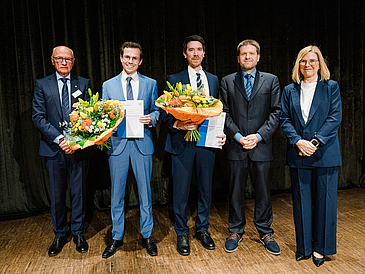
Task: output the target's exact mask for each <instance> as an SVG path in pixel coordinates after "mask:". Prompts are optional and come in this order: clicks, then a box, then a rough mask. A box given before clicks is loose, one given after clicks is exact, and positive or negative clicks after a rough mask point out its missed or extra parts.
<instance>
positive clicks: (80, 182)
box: [45, 151, 89, 237]
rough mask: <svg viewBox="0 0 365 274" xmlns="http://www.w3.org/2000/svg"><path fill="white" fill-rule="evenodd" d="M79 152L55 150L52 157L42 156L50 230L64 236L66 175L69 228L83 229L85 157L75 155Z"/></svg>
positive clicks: (84, 212)
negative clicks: (69, 198) (48, 205)
mask: <svg viewBox="0 0 365 274" xmlns="http://www.w3.org/2000/svg"><path fill="white" fill-rule="evenodd" d="M78 155H80V152H78V151H77V152H75V153H74V154H71V155H70V154H65V153H64V152H63V151H59V152H58V153H57V154H56V156H54V157H45V160H46V167H47V170H48V174H49V180H50V196H51V213H52V222H53V230H54V233H55V236H56V237H63V236H66V233H67V229H68V226H67V212H66V190H67V177H69V180H70V193H71V205H72V208H71V210H72V212H71V232H72V234H73V235H79V234H81V233H83V231H84V222H85V215H86V177H87V173H88V169H89V160H88V159H86V158H81V157H80V158H79V157H77V156H78Z"/></svg>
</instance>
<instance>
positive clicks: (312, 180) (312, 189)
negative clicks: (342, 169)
mask: <svg viewBox="0 0 365 274" xmlns="http://www.w3.org/2000/svg"><path fill="white" fill-rule="evenodd" d="M338 171H339V167H328V168H313V169H297V168H291V169H290V175H291V182H292V191H293V211H294V224H295V233H296V241H297V252H299V253H300V254H303V255H305V256H308V255H310V254H312V252H313V251H316V252H318V253H319V254H322V255H333V254H336V228H337V185H338Z"/></svg>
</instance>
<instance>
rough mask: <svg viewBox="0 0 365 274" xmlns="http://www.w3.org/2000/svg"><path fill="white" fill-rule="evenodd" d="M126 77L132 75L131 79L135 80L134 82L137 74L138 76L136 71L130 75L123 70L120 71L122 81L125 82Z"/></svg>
mask: <svg viewBox="0 0 365 274" xmlns="http://www.w3.org/2000/svg"><path fill="white" fill-rule="evenodd" d="M127 77H132V79H133V81H136V82H137V81H138V80H139V76H138V73H137V72H135V73H133V74H132V75H130V76H129V75H127V74H126V73H125V72H124V70H123V71H122V81H124V82H127Z"/></svg>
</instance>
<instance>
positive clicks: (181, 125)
mask: <svg viewBox="0 0 365 274" xmlns="http://www.w3.org/2000/svg"><path fill="white" fill-rule="evenodd" d="M174 127H176V128H178V129H182V130H194V129H196V124H195V123H194V122H191V121H190V120H188V121H180V120H176V122H175V124H174Z"/></svg>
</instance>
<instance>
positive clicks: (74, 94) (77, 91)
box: [72, 89, 82, 98]
mask: <svg viewBox="0 0 365 274" xmlns="http://www.w3.org/2000/svg"><path fill="white" fill-rule="evenodd" d="M81 94H82V92H81V90H79V89H78V90H76V91H75V92H74V93H72V96H73V97H74V98H77V97H79V96H80V95H81Z"/></svg>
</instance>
